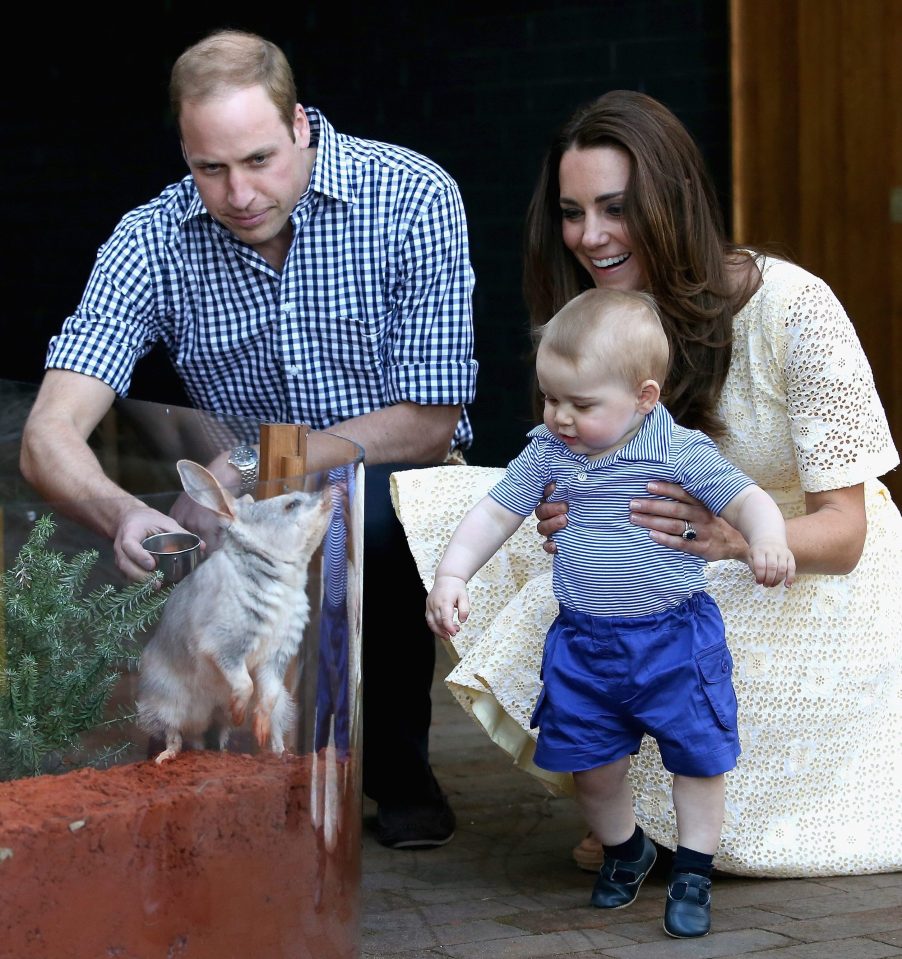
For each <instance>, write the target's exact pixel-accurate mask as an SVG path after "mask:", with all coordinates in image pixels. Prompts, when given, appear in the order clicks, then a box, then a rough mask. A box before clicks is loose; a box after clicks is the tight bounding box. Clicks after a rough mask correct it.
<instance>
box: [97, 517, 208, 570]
mask: <svg viewBox="0 0 902 959" xmlns="http://www.w3.org/2000/svg"><path fill="white" fill-rule="evenodd" d="M179 532H183V529H182V527H181V526H179V524H178V523H177V522H176V521H175V520H174V519H172V518H171V517H169V516H167V515H166V514H165V513H161V512H159V510H155V509H151V507H149V506H144V507H137V508H135V509H132V510H129V511H128V512H126V513H123V515H122V519H121V521H120V523H119V526H118V528H117V530H116V536H115V539H114V540H113V553H114V555H115V557H116V565H117V566H118V567H119V569H120V570H122V572H123V574H124V575H125V576H126V577H128V579H130V580H135V581H138V580H142V579H145V578H146V577H147V574H148V573H152V572H153V570H154V568H155V567H156V562H155V560H154V558H153V556H151V555H150V553H148V552H147V550H146V549H144V547H143V546H142V545H141V541H142V540H143V539H146V538H147V537H148V536H152V535H153V534H154V533H179ZM203 549H204V544H203V543H201V550H203Z"/></svg>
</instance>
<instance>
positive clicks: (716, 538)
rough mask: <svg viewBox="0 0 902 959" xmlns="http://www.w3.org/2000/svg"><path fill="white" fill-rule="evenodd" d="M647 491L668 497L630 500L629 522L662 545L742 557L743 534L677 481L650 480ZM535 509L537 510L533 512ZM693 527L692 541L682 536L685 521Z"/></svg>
mask: <svg viewBox="0 0 902 959" xmlns="http://www.w3.org/2000/svg"><path fill="white" fill-rule="evenodd" d="M647 489H648V492H649V493H653V494H654V495H655V496H666V497H668V498H667V499H646V498H645V497H641V498H639V499H634V500H631V501H630V522H631V523H633V524H634V525H635V526H642V527H643V528H645V529H647V530H648V531H649V536H650V537H651V538H652V539H653V540H654V541H655V542H656V543H660V544H661V545H662V546H669V547H670V548H671V549H678V550H680V551H682V552H684V553H691V554H692V555H693V556H701V557H703V558H704V559H706V560H707V561H708V562H714V561H715V560H719V559H741V560H743V561H744V560H745V557H746V555H747V553H748V544H747V543H746V541H745V539H744V537H743V536H742V534H741V533H740V532H739V531H738V530H737V529H735V528H734V527H732V526H730V524H729V523H728V522H727V521H726V520H724V519H721V518H720V517H719V516H715V515H714V514H713V513H712V512H711V511H710V510H708V509H707V508H706V507H704V506H702V504H701V503H700V502H699V501H698V500H697V499H696V498H695V497H694V496H690V495H689V493H687V492H686V491H685V490H684V489H683V487H682V486H678V485H677V484H676V483H662V482H651V483H649V484H648V486H647ZM536 512H538V510H537V511H536ZM687 522H688V523H689V524H690V526H691V527H692V528H693V529H694V530H695V533H696V536H695V539H693V540H685V539H683V536H682V534H683V533H684V532H685V530H686V523H687Z"/></svg>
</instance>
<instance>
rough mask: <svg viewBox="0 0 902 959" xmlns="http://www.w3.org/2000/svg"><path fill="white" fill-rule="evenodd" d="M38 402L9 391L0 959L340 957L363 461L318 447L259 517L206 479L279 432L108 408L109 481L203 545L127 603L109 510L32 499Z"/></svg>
mask: <svg viewBox="0 0 902 959" xmlns="http://www.w3.org/2000/svg"><path fill="white" fill-rule="evenodd" d="M36 391H37V388H36V387H34V386H32V385H26V384H21V383H15V382H10V381H0V507H2V517H0V519H2V522H0V536H2V551H0V561H2V576H3V579H2V583H3V603H2V604H0V617H2V618H0V666H2V672H0V886H2V889H3V899H4V909H3V910H2V915H0V956H7V955H8V956H15V957H16V959H31V957H35V959H38V957H41V959H45V957H47V956H52V955H59V956H62V955H65V956H68V957H71V959H96V957H97V956H100V955H109V956H117V955H122V956H136V957H146V959H153V957H157V956H159V957H161V959H162V957H168V956H179V957H186V959H187V957H190V959H213V957H216V959H222V957H225V956H254V957H255V959H289V957H290V959H308V957H309V959H352V957H356V956H357V955H358V954H359V911H360V901H359V896H360V845H361V843H360V822H361V799H360V797H361V789H360V764H359V749H360V606H361V590H362V566H361V560H362V535H363V482H364V471H363V465H362V459H363V457H362V450H361V449H360V447H358V446H357V445H356V444H354V443H351V442H349V441H347V440H343V439H340V438H338V437H333V436H329V435H327V434H322V433H316V432H311V433H310V434H309V436H304V437H303V440H302V442H303V443H304V444H305V446H304V448H303V450H302V453H303V455H304V456H305V458H306V463H305V467H304V469H303V470H301V471H297V464H298V462H299V460H298V459H297V458H296V457H286V458H283V459H282V460H281V461H279V462H281V463H282V469H278V468H277V469H276V470H275V471H273V470H270V473H271V474H272V475H271V478H270V479H269V480H267V481H266V482H261V483H260V484H259V486H258V488H257V490H256V493H255V494H254V497H253V499H254V502H253V503H252V504H251V503H250V501H248V500H242V499H241V498H240V497H238V493H237V489H235V488H230V487H226V488H225V491H223V489H222V488H221V487H219V486H218V485H217V484H216V482H215V481H213V480H211V479H210V477H209V474H207V473H205V471H204V470H202V469H200V467H203V466H205V465H206V464H209V463H211V462H212V461H213V460H214V459H215V458H216V457H217V456H219V455H220V454H221V453H222V452H223V451H225V450H228V449H230V448H232V447H233V446H236V445H240V444H256V443H259V442H260V439H261V433H262V434H263V436H264V439H265V437H266V436H267V435H268V434H267V432H266V431H267V430H276V431H278V430H281V429H283V428H285V427H283V426H282V425H280V424H261V423H259V422H254V421H250V420H239V419H236V418H234V417H229V418H223V417H219V416H214V415H212V414H210V413H205V412H201V411H197V410H190V409H185V408H180V407H171V406H164V405H160V404H153V403H143V402H140V401H133V400H124V401H117V403H116V404H115V405H114V407H113V409H112V410H111V411H110V413H109V414H108V415H107V417H106V418H105V419H104V421H103V422H102V423H101V424H100V426H99V427H98V429H97V430H96V431H95V433H94V434H93V435H92V437H91V439H90V445H91V447H92V449H93V451H94V452H95V454H96V456H97V457H98V459H99V460H100V462H101V464H102V465H103V468H104V470H105V471H106V473H107V475H108V476H110V477H111V478H112V479H113V480H114V481H115V482H116V483H117V484H118V485H119V486H121V487H122V488H123V489H125V490H126V491H127V492H128V493H130V494H132V495H133V496H135V497H137V498H138V499H139V500H141V501H142V502H143V503H144V504H145V505H146V506H147V507H150V508H152V509H154V510H158V511H159V512H161V513H163V514H167V515H168V514H169V513H170V511H171V510H172V509H173V507H174V505H175V504H176V501H177V500H179V499H180V497H181V500H180V502H181V504H182V505H183V506H184V505H185V504H186V503H188V502H189V500H190V506H191V512H190V516H191V517H192V520H194V519H196V520H197V523H198V528H197V529H196V530H194V531H195V532H197V533H198V534H199V535H200V536H201V538H202V539H203V540H204V541H205V545H206V549H205V552H204V553H203V554H202V558H201V560H200V562H199V563H198V565H197V567H196V568H195V569H193V570H192V571H191V572H189V573H188V575H187V576H186V577H185V578H184V579H183V580H181V581H180V582H178V583H177V584H176V585H169V584H167V583H164V582H162V581H161V580H160V579H159V576H157V577H154V576H148V577H146V578H145V579H144V580H143V581H133V580H129V579H128V578H126V577H125V576H124V574H123V573H122V572H121V571H120V569H119V567H118V566H117V562H116V555H115V552H114V545H113V543H112V542H110V541H109V540H107V539H106V538H105V537H104V536H102V535H100V534H98V533H95V532H93V531H92V530H91V529H90V519H89V518H90V516H92V515H94V514H95V511H99V510H104V509H107V508H108V507H109V506H110V505H111V504H110V503H103V502H83V501H82V502H79V501H78V500H77V499H75V498H73V500H72V501H70V502H66V503H63V502H57V503H47V502H45V501H43V500H42V499H41V498H40V497H39V496H38V495H37V494H36V493H35V492H34V491H33V490H32V489H31V488H30V487H29V486H28V485H27V484H26V483H25V481H24V480H23V479H22V477H21V474H20V472H19V466H18V457H19V445H20V439H21V430H22V426H23V424H24V421H25V418H26V416H27V414H28V411H29V409H30V408H31V404H32V402H33V400H34V397H35V395H36ZM287 428H288V429H296V428H293V427H287ZM185 461H188V462H187V465H186V462H185ZM177 464H179V466H177ZM191 464H197V466H195V465H191ZM235 484H236V487H237V484H238V475H237V472H236V476H235ZM188 489H190V496H189V493H188V492H186V490H188ZM251 507H252V508H251ZM186 515H189V514H186V513H184V512H183V513H180V514H179V516H180V521H183V520H182V517H184V516H186ZM185 525H188V524H187V522H185Z"/></svg>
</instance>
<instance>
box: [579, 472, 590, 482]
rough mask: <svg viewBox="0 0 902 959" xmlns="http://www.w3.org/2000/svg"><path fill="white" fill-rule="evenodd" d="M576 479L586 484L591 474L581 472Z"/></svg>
mask: <svg viewBox="0 0 902 959" xmlns="http://www.w3.org/2000/svg"><path fill="white" fill-rule="evenodd" d="M576 478H577V479H578V480H579V481H580V483H584V482H585V481H586V480H587V479H588V478H589V474H588V473H582V472H580V473H577V474H576Z"/></svg>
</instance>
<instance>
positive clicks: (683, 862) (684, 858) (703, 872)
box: [671, 846, 714, 879]
mask: <svg viewBox="0 0 902 959" xmlns="http://www.w3.org/2000/svg"><path fill="white" fill-rule="evenodd" d="M713 869H714V856H713V855H712V856H708V855H706V854H705V853H703V852H696V850H695V849H688V848H687V847H686V846H677V847H676V852H675V853H674V854H673V866H672V868H671V872H672V873H678V872H691V873H694V874H695V875H696V876H704V877H705V878H706V879H707V878H708V877H709V876H710V875H711V871H712V870H713Z"/></svg>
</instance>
